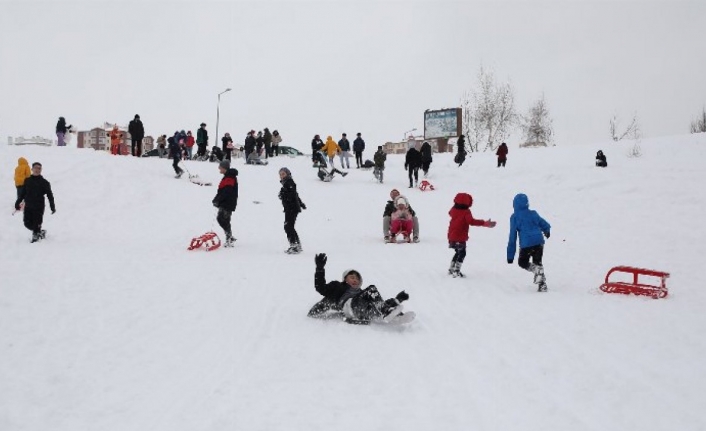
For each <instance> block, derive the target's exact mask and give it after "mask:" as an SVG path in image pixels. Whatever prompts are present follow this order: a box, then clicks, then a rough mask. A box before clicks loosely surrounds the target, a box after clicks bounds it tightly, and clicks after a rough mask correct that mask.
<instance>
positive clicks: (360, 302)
mask: <svg viewBox="0 0 706 431" xmlns="http://www.w3.org/2000/svg"><path fill="white" fill-rule="evenodd" d="M351 301H352V302H351V309H352V310H353V313H355V315H356V318H357V319H358V320H368V321H369V320H372V319H373V318H375V317H379V316H381V315H382V312H381V311H380V310H381V309H382V306H383V304H384V303H385V301H383V300H382V296H381V295H380V292H378V289H377V287H375V286H368V287H366V288H365V289H363V290H362V291H361V292H360V293H359V294H357V295H356V296H354V297H353V298H351ZM329 311H341V306H339V305H338V304H337V303H336V301H334V300H332V299H329V298H324V299H322V300H321V301H319V302H317V303H316V304H314V306H313V307H311V309H310V310H309V314H308V316H309V317H315V318H321V317H326V315H327V314H328V312H329Z"/></svg>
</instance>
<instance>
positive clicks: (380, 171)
mask: <svg viewBox="0 0 706 431" xmlns="http://www.w3.org/2000/svg"><path fill="white" fill-rule="evenodd" d="M356 157H358V156H357V155H356ZM356 160H357V159H356ZM386 160H387V153H385V152H384V151H383V150H382V145H380V146H378V150H377V151H376V152H375V154H373V162H374V166H375V167H374V168H373V175H374V176H375V178H377V180H378V182H379V183H380V184H382V180H383V177H384V174H385V161H386ZM359 167H360V166H359Z"/></svg>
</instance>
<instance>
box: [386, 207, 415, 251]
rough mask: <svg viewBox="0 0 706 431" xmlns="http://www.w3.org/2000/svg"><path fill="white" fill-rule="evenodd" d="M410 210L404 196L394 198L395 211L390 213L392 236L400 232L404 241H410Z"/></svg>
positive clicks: (412, 225) (411, 227) (411, 222)
mask: <svg viewBox="0 0 706 431" xmlns="http://www.w3.org/2000/svg"><path fill="white" fill-rule="evenodd" d="M412 217H414V216H413V215H412V212H411V211H410V209H409V202H407V199H406V198H405V197H404V196H397V198H396V199H395V211H393V212H392V214H391V215H390V233H391V234H392V237H393V238H394V237H397V235H400V234H402V236H403V237H404V241H405V242H412V238H411V235H412V229H413V227H414V223H413V221H412Z"/></svg>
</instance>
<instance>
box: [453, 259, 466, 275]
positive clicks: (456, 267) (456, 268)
mask: <svg viewBox="0 0 706 431" xmlns="http://www.w3.org/2000/svg"><path fill="white" fill-rule="evenodd" d="M450 272H451V276H452V277H453V278H457V277H461V278H463V277H465V275H463V273H462V272H461V262H455V263H454V267H453V270H450Z"/></svg>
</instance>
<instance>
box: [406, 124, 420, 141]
mask: <svg viewBox="0 0 706 431" xmlns="http://www.w3.org/2000/svg"><path fill="white" fill-rule="evenodd" d="M416 131H417V128H416V127H415V128H414V129H412V130H407V131H406V132H404V138H405V139H407V134H408V133H412V132H416Z"/></svg>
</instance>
